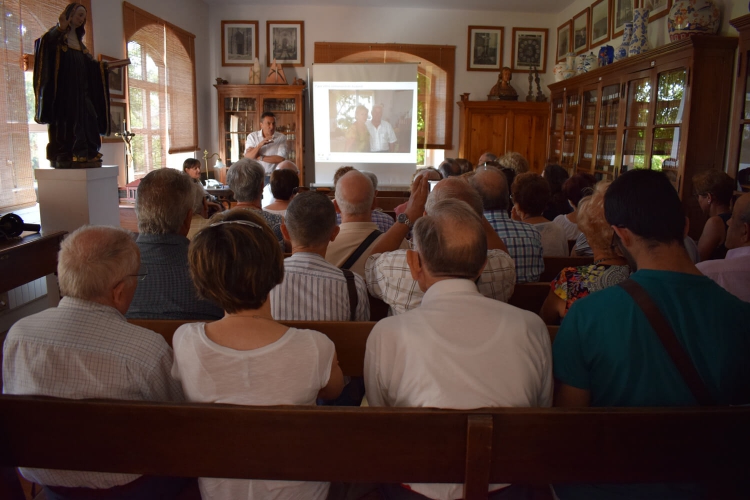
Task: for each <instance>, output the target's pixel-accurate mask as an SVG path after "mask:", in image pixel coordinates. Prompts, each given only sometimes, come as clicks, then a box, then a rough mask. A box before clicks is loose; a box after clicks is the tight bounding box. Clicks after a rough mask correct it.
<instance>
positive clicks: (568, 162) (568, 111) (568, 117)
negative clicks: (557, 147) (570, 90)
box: [560, 94, 581, 173]
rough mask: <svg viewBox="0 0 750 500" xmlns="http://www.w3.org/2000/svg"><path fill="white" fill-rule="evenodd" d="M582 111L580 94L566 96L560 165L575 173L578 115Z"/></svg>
mask: <svg viewBox="0 0 750 500" xmlns="http://www.w3.org/2000/svg"><path fill="white" fill-rule="evenodd" d="M580 111H581V96H580V95H578V94H571V95H566V97H565V123H564V125H563V147H562V158H561V159H560V165H562V166H563V167H564V168H566V169H568V172H570V173H573V170H574V169H575V166H576V142H577V133H578V117H579V116H580Z"/></svg>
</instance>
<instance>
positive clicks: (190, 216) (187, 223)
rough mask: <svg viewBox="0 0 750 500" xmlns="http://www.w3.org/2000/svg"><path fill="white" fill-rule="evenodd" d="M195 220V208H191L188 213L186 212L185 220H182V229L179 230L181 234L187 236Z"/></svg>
mask: <svg viewBox="0 0 750 500" xmlns="http://www.w3.org/2000/svg"><path fill="white" fill-rule="evenodd" d="M192 221H193V209H192V208H190V209H188V211H187V214H185V220H183V221H182V226H180V229H179V231H178V233H179V234H181V235H182V236H185V237H187V235H188V233H189V232H190V223H191V222H192Z"/></svg>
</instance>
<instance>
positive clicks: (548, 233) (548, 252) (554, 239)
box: [510, 172, 568, 257]
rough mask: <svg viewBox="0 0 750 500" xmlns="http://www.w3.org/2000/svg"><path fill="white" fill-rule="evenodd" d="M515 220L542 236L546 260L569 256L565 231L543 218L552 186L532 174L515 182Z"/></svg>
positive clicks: (521, 175) (539, 176)
mask: <svg viewBox="0 0 750 500" xmlns="http://www.w3.org/2000/svg"><path fill="white" fill-rule="evenodd" d="M512 194H513V210H512V211H511V214H510V215H511V217H512V218H513V220H517V221H521V222H526V223H528V224H532V225H533V226H534V229H536V230H537V231H539V233H540V234H541V235H542V254H543V255H544V256H545V257H565V256H567V255H568V239H567V238H566V237H565V232H564V231H563V230H562V228H561V227H560V226H558V225H557V224H555V223H554V222H551V221H549V220H548V219H545V218H544V216H543V215H542V212H544V208H545V207H546V206H547V203H548V202H549V200H550V197H551V196H552V193H551V191H550V187H549V184H548V183H547V181H545V180H544V178H543V177H542V176H541V175H539V174H535V173H533V172H526V173H525V174H519V175H517V176H516V178H515V179H514V180H513V186H512Z"/></svg>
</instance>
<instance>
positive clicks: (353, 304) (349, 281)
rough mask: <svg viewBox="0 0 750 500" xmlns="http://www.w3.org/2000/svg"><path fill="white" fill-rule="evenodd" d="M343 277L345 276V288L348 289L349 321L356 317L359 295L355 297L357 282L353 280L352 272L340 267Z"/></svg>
mask: <svg viewBox="0 0 750 500" xmlns="http://www.w3.org/2000/svg"><path fill="white" fill-rule="evenodd" d="M341 272H342V273H344V278H346V288H347V290H349V321H355V320H356V319H357V305H359V297H357V284H356V282H355V281H354V273H353V272H351V271H350V270H348V269H342V270H341Z"/></svg>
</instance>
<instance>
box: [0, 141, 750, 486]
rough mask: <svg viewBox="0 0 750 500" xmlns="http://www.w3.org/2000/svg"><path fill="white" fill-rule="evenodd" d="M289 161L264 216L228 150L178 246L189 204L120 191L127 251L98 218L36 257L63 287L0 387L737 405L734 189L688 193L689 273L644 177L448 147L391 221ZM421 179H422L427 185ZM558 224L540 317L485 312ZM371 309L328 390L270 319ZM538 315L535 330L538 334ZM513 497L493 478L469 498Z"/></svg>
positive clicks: (666, 203)
mask: <svg viewBox="0 0 750 500" xmlns="http://www.w3.org/2000/svg"><path fill="white" fill-rule="evenodd" d="M292 166H293V164H291V166H290V165H287V166H285V167H284V168H277V169H276V170H274V171H273V172H272V173H271V175H270V185H271V191H272V193H273V196H274V199H275V201H273V203H274V205H273V206H271V207H269V209H264V207H263V202H262V201H261V200H262V199H263V189H264V177H265V173H266V172H265V170H264V168H263V167H262V166H261V165H260V164H259V163H258V162H257V161H255V160H252V159H249V158H245V159H243V160H240V161H238V162H236V163H234V164H233V165H232V166H231V168H230V169H229V171H228V173H227V179H228V183H229V185H230V188H231V189H232V191H233V192H234V194H235V197H236V199H237V202H238V203H237V204H236V207H234V208H232V209H230V210H227V211H222V212H220V213H217V214H215V215H213V216H212V217H211V218H210V220H208V221H207V223H206V224H205V227H203V228H202V229H200V230H199V231H196V232H195V234H193V235H192V239H191V240H188V238H187V237H186V236H187V235H188V231H189V230H190V227H191V221H192V220H193V214H194V212H195V211H196V210H198V209H199V207H198V204H197V203H196V199H197V198H198V197H200V198H201V204H200V205H201V206H202V207H203V208H205V206H206V203H204V202H203V199H204V194H203V193H202V192H200V193H199V194H198V195H196V188H195V184H194V182H193V181H192V180H191V178H190V177H188V176H187V175H183V174H182V173H180V172H177V171H174V170H170V169H162V170H157V171H154V172H151V173H149V174H148V175H147V176H145V177H144V178H143V180H142V182H141V184H140V185H139V187H138V197H137V204H136V214H137V216H138V229H139V235H138V238H137V240H136V241H133V239H132V236H131V235H130V233H128V232H127V231H124V230H122V229H119V228H110V227H96V226H87V227H83V228H80V229H78V230H77V231H75V232H74V233H72V234H71V235H70V236H69V237H68V238H67V239H66V240H65V241H64V242H63V244H62V248H61V251H60V254H59V264H58V271H59V279H60V289H61V291H62V293H63V294H64V296H65V297H64V298H63V299H62V301H61V302H60V305H59V306H58V307H56V308H52V309H47V310H45V311H43V312H41V313H38V314H35V315H32V316H29V317H27V318H24V319H22V320H20V321H18V322H17V323H16V324H15V325H13V327H12V328H11V330H10V331H9V333H8V335H7V339H6V341H5V345H4V349H3V384H4V385H3V392H4V393H5V394H26V395H43V396H55V397H64V398H74V399H82V398H114V399H127V400H143V401H191V402H201V403H229V404H235V405H314V404H316V402H317V404H336V405H352V404H354V405H357V404H359V403H360V400H362V394H361V392H362V389H364V394H365V401H366V403H365V402H364V401H363V403H362V404H367V405H369V406H383V407H439V408H449V409H473V408H482V407H531V408H538V407H550V406H562V407H588V406H595V407H623V406H624V407H640V406H696V405H698V404H701V405H705V404H715V405H725V406H726V405H743V404H750V365H748V364H747V363H746V361H745V360H746V358H747V356H748V355H750V324H748V322H747V318H748V317H750V302H748V301H750V286H749V285H748V283H750V194H744V195H742V196H741V197H740V198H739V199H738V200H737V201H736V202H735V203H734V205H733V209H732V210H731V211H729V206H724V205H721V204H722V203H723V202H724V199H723V194H721V195H720V194H718V193H719V191H715V190H716V189H718V188H715V187H711V186H713V184H711V185H708V184H706V185H707V186H708V187H704V188H701V189H705V191H699V192H698V193H697V194H698V195H699V200H702V201H700V203H701V206H703V205H705V206H707V207H708V206H714V205H715V204H716V205H721V206H720V207H719V209H718V210H719V212H720V213H719V212H717V211H716V210H713V209H711V210H706V211H707V215H710V216H712V217H711V218H712V219H713V217H714V216H716V217H718V216H722V214H725V213H727V211H729V212H728V213H729V217H726V218H724V216H722V217H719V220H720V222H721V224H722V226H721V227H719V224H718V223H711V224H709V223H707V227H706V231H707V232H708V233H709V234H708V236H706V243H705V244H704V243H700V242H699V244H698V248H699V249H700V250H701V254H704V253H705V252H708V250H707V248H708V246H709V243H708V241H709V240H710V242H711V245H713V244H714V243H716V246H715V247H714V249H712V250H711V251H712V252H713V251H714V250H715V249H716V248H717V247H719V246H723V247H724V248H725V252H726V257H725V258H723V259H720V260H711V261H706V262H702V263H701V264H699V265H698V266H697V267H696V265H695V264H694V259H693V258H692V257H691V256H690V254H689V253H688V250H687V249H686V243H685V242H686V241H687V240H689V238H687V237H686V234H687V230H688V224H687V219H686V217H685V215H684V213H683V208H682V203H681V202H680V200H679V197H678V195H677V192H676V191H675V189H674V187H673V186H672V184H671V182H670V181H669V179H668V178H667V176H666V175H664V174H662V173H661V172H656V171H650V170H634V171H631V172H627V173H624V174H622V175H621V176H620V177H619V178H618V179H616V180H615V181H613V182H611V183H607V182H599V183H596V180H595V179H593V178H592V177H591V176H587V175H585V174H576V175H574V176H573V177H571V178H570V179H567V173H566V172H565V171H564V169H562V168H560V167H557V168H551V167H552V166H549V167H547V168H546V169H545V170H544V175H543V176H542V175H538V174H536V173H532V172H528V170H529V166H528V163H527V162H526V160H525V159H524V158H523V157H522V156H521V155H518V154H517V153H514V154H506V155H504V156H502V157H500V158H498V157H496V156H495V155H493V154H491V153H486V154H485V155H482V158H480V162H479V165H477V166H476V167H475V168H472V165H471V164H469V163H468V162H465V161H459V160H453V159H448V160H446V161H445V162H444V163H443V164H442V165H440V168H438V169H424V170H421V171H419V172H417V173H416V174H415V176H414V180H413V184H412V186H411V190H410V194H409V199H408V201H407V202H406V203H405V204H404V205H403V206H400V207H397V210H396V213H397V214H398V216H397V217H396V219H395V220H394V219H393V218H392V217H390V216H389V215H387V214H382V213H381V212H379V211H377V210H375V209H376V208H377V194H376V193H377V177H376V176H374V175H373V174H371V173H367V172H361V171H358V170H357V169H354V168H351V167H344V168H342V169H340V172H338V173H337V176H336V178H335V194H334V199H333V200H331V199H330V198H329V197H328V196H326V195H325V194H323V193H320V192H314V191H313V192H301V193H298V191H299V189H298V188H299V181H298V175H297V170H296V167H294V168H292ZM280 167H281V166H280ZM191 169H192V167H190V168H187V169H186V172H187V173H190V172H189V170H191ZM561 170H562V172H561ZM286 172H289V173H286ZM563 174H564V175H563ZM192 176H193V175H192V174H191V177H192ZM293 177H294V179H293ZM440 179H442V180H440ZM430 180H439V182H438V183H437V184H435V186H434V187H433V188H432V189H431V190H430V185H429V181H430ZM511 193H512V201H513V202H512V204H511V196H510V194H511ZM722 193H723V192H722ZM377 213H381V214H382V217H381V216H376V215H375V214H377ZM386 217H387V220H386ZM709 222H711V219H709ZM722 231H723V232H722ZM579 235H580V236H579ZM576 238H578V239H581V238H583V239H582V241H583V242H584V243H585V246H586V247H587V248H588V249H589V251H590V253H591V254H592V261H591V262H590V263H587V264H585V265H581V266H578V267H567V268H564V269H562V270H561V271H560V273H559V274H558V276H557V277H556V278H555V279H554V280H553V281H552V282H551V283H547V284H546V285H543V290H549V295H548V296H547V298H546V300H545V302H544V305H543V307H542V308H541V311H526V310H523V309H520V308H518V307H515V306H513V305H510V304H508V301H509V300H510V299H511V297H512V296H513V293H514V290H516V289H518V287H524V286H527V287H528V286H537V285H526V283H531V284H533V283H538V282H539V279H540V276H541V273H542V272H543V271H544V266H545V257H546V256H568V255H569V254H570V250H569V245H570V244H571V243H572V242H571V241H569V240H574V239H576ZM701 240H703V238H701ZM719 240H720V241H719ZM691 241H692V240H691ZM285 249H286V250H287V251H291V255H290V256H288V257H287V258H286V259H285V258H284V251H285ZM573 254H575V249H573ZM539 286H542V285H539ZM547 287H549V288H547ZM377 299H380V300H382V301H383V302H385V303H386V304H387V305H388V307H389V314H388V317H385V318H383V319H380V320H379V321H378V322H377V324H376V325H375V326H374V327H373V329H372V332H371V334H370V336H369V338H368V340H367V348H366V354H365V358H364V378H363V379H356V378H355V379H352V380H351V381H349V380H345V378H344V376H343V374H342V371H341V368H340V367H339V364H338V360H337V354H336V350H335V346H334V344H333V343H332V342H331V340H329V339H328V337H326V336H325V335H323V334H321V333H319V332H316V331H313V330H303V329H297V328H290V327H287V326H284V325H282V324H281V323H279V321H288V320H305V321H341V322H345V321H367V320H369V319H370V318H371V302H372V301H373V300H377ZM650 302H653V303H655V309H656V311H657V312H656V314H657V315H661V316H663V323H665V324H666V325H667V329H671V330H673V331H672V332H669V333H668V334H667V335H671V336H674V337H676V343H677V344H678V345H679V346H681V347H680V348H679V349H681V350H684V351H685V354H686V356H687V359H688V360H689V361H690V362H691V364H692V365H693V367H694V370H695V372H696V373H697V374H698V375H699V377H698V380H699V382H698V386H697V387H696V385H695V382H694V380H693V379H690V381H686V379H684V378H683V372H682V369H681V368H678V367H677V366H676V365H675V363H674V362H673V358H672V352H671V351H669V350H667V349H665V348H664V347H662V344H661V340H660V336H661V335H662V334H663V332H662V331H661V330H662V329H661V327H659V330H660V331H659V332H657V331H656V330H655V329H654V327H652V326H651V325H652V323H651V316H649V315H647V314H646V312H644V311H645V310H646V309H647V308H648V306H646V309H644V304H648V303H650ZM649 310H650V309H649ZM649 314H650V313H649ZM126 318H144V319H181V320H195V321H194V322H188V323H186V324H184V325H182V326H181V327H180V328H179V329H178V330H177V331H176V332H175V334H174V338H173V348H170V347H169V346H168V345H167V343H166V342H165V340H164V338H163V337H161V336H160V335H157V334H155V333H154V332H151V331H149V330H146V329H143V328H140V327H136V326H134V325H132V324H130V323H128V322H127V320H126ZM558 324H560V328H559V332H558V333H557V336H556V337H555V340H554V343H552V342H551V341H550V334H549V331H548V327H547V325H558ZM657 333H658V335H657ZM342 393H343V394H342ZM331 402H333V403H331ZM321 451H322V452H323V450H321ZM21 473H22V474H23V475H24V477H26V478H27V479H29V480H30V481H33V482H36V483H38V484H41V485H43V487H44V490H45V492H46V494H47V498H52V499H73V498H110V497H111V498H128V499H129V498H147V499H150V498H176V496H177V495H178V494H180V492H181V491H182V490H183V489H184V488H195V483H194V482H190V481H188V480H185V479H180V478H166V477H147V476H136V475H126V474H101V473H89V472H74V471H59V470H44V469H21ZM198 487H199V489H200V493H201V496H202V497H203V498H205V499H211V498H216V499H237V498H247V499H252V498H255V499H264V498H274V499H292V498H306V499H307V498H312V499H324V498H345V497H347V496H346V495H347V494H348V495H349V496H348V497H347V498H355V497H359V496H362V495H365V494H368V493H374V490H375V489H377V490H378V493H379V495H380V496H381V497H383V498H396V499H411V498H413V499H420V498H421V499H424V498H433V499H441V500H451V499H456V498H461V495H462V489H461V485H457V484H409V485H398V484H395V485H368V487H369V488H371V489H370V491H363V487H362V485H360V486H359V487H358V488H352V489H351V490H349V491H348V492H347V488H346V487H342V488H339V487H337V488H329V484H328V483H313V482H289V481H267V480H266V481H259V480H240V479H221V478H200V479H199V480H198ZM696 488H697V486H696V485H691V484H680V485H674V484H649V485H582V484H571V485H555V486H554V489H555V493H556V495H557V497H559V498H560V499H561V500H568V499H599V498H602V499H603V498H634V499H635V498H675V499H683V498H684V499H688V498H699V497H700V496H699V492H698V491H697V489H696ZM354 490H357V495H353V492H354ZM183 493H184V492H183ZM339 494H340V495H339ZM108 495H110V496H108ZM529 495H531V493H530V491H528V490H526V488H525V487H523V486H521V485H515V484H514V485H508V484H494V485H491V487H490V492H489V498H497V499H521V498H530V496H529Z"/></svg>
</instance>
